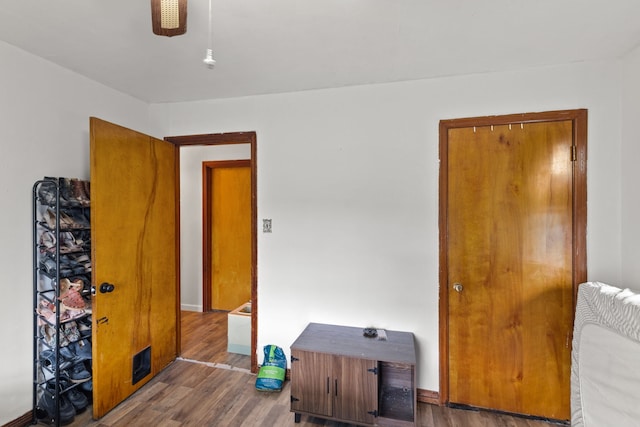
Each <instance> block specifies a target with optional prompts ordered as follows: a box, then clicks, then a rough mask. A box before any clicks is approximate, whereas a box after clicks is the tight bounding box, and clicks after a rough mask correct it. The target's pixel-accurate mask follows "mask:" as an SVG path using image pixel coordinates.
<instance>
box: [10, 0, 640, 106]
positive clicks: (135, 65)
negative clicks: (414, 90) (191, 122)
mask: <svg viewBox="0 0 640 427" xmlns="http://www.w3.org/2000/svg"><path fill="white" fill-rule="evenodd" d="M212 1H213V26H212V27H213V51H214V57H215V59H216V61H217V64H216V66H215V68H214V69H213V70H210V69H208V68H207V67H206V66H205V65H204V64H203V62H202V59H203V58H204V56H205V52H206V49H207V47H209V44H208V39H209V38H208V34H207V33H208V14H209V12H208V7H209V6H208V0H189V3H188V16H187V33H186V34H185V35H183V36H176V37H172V38H168V37H161V36H156V35H154V34H153V33H152V31H151V19H150V16H151V12H150V1H149V0H0V17H2V19H1V22H2V24H0V40H4V41H6V42H7V43H10V44H12V45H15V46H17V47H19V48H21V49H24V50H26V51H28V52H31V53H33V54H35V55H38V56H41V57H43V58H46V59H47V60H49V61H52V62H54V63H56V64H59V65H60V66H62V67H65V68H68V69H70V70H73V71H75V72H77V73H79V74H82V75H85V76H87V77H89V78H90V79H93V80H95V81H98V82H101V83H103V84H105V85H107V86H109V87H112V88H114V89H117V90H119V91H122V92H125V93H128V94H130V95H132V96H134V97H136V98H139V99H141V100H143V101H146V102H152V103H155V102H174V101H191V100H198V99H210V98H228V97H237V96H246V95H256V94H266V93H278V92H291V91H300V90H308V89H318V88H328V87H341V86H349V85H359V84H368V83H383V82H394V81H401V80H412V79H423V78H431V77H441V76H450V75H461V74H471V73H483V72H490V71H496V70H510V69H521V68H527V67H536V66H545V65H556V64H564V63H571V62H577V61H589V60H599V59H613V58H619V57H621V56H624V55H625V54H626V53H627V52H629V51H630V50H631V49H633V48H634V47H635V46H637V45H638V44H640V1H638V0H607V1H605V0H212Z"/></svg>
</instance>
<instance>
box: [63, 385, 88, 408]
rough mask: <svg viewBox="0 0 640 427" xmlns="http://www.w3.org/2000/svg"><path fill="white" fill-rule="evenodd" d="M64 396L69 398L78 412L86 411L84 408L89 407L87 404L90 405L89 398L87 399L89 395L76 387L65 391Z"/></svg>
mask: <svg viewBox="0 0 640 427" xmlns="http://www.w3.org/2000/svg"><path fill="white" fill-rule="evenodd" d="M64 396H66V397H67V399H69V402H71V404H72V405H73V408H74V409H75V410H76V414H80V413H82V412H84V410H85V409H87V406H89V399H87V396H86V395H85V394H84V393H82V392H81V391H79V390H78V389H76V388H70V389H69V390H67V391H65V392H64Z"/></svg>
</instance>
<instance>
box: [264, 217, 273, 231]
mask: <svg viewBox="0 0 640 427" xmlns="http://www.w3.org/2000/svg"><path fill="white" fill-rule="evenodd" d="M262 232H263V233H271V219H267V218H264V219H263V220H262Z"/></svg>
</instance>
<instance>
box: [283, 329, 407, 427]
mask: <svg viewBox="0 0 640 427" xmlns="http://www.w3.org/2000/svg"><path fill="white" fill-rule="evenodd" d="M385 334H386V339H379V338H380V337H377V338H366V337H364V335H363V330H362V329H361V328H354V327H347V326H334V325H324V324H318V323H311V324H309V325H308V326H307V328H306V329H305V330H304V331H303V332H302V334H301V335H300V336H299V337H298V339H297V340H296V341H295V342H294V343H293V344H292V346H291V411H292V412H294V413H295V420H296V422H299V421H300V417H301V415H302V414H306V415H312V416H317V417H323V418H327V419H332V420H336V421H342V422H348V423H353V424H359V425H372V426H398V427H400V426H415V418H416V405H415V402H416V388H415V375H416V369H415V365H416V356H415V345H414V339H413V334H411V333H409V332H398V331H385Z"/></svg>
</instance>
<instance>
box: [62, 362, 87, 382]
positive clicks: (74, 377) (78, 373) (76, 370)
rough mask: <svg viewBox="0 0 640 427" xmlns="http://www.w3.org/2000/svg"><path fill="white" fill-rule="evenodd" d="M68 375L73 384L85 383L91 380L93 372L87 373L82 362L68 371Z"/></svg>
mask: <svg viewBox="0 0 640 427" xmlns="http://www.w3.org/2000/svg"><path fill="white" fill-rule="evenodd" d="M67 375H68V376H69V378H70V379H71V382H73V383H83V382H85V381H89V380H90V379H91V372H89V371H87V369H86V368H85V367H84V363H82V362H80V363H76V364H75V365H73V366H72V367H71V368H69V369H67Z"/></svg>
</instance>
